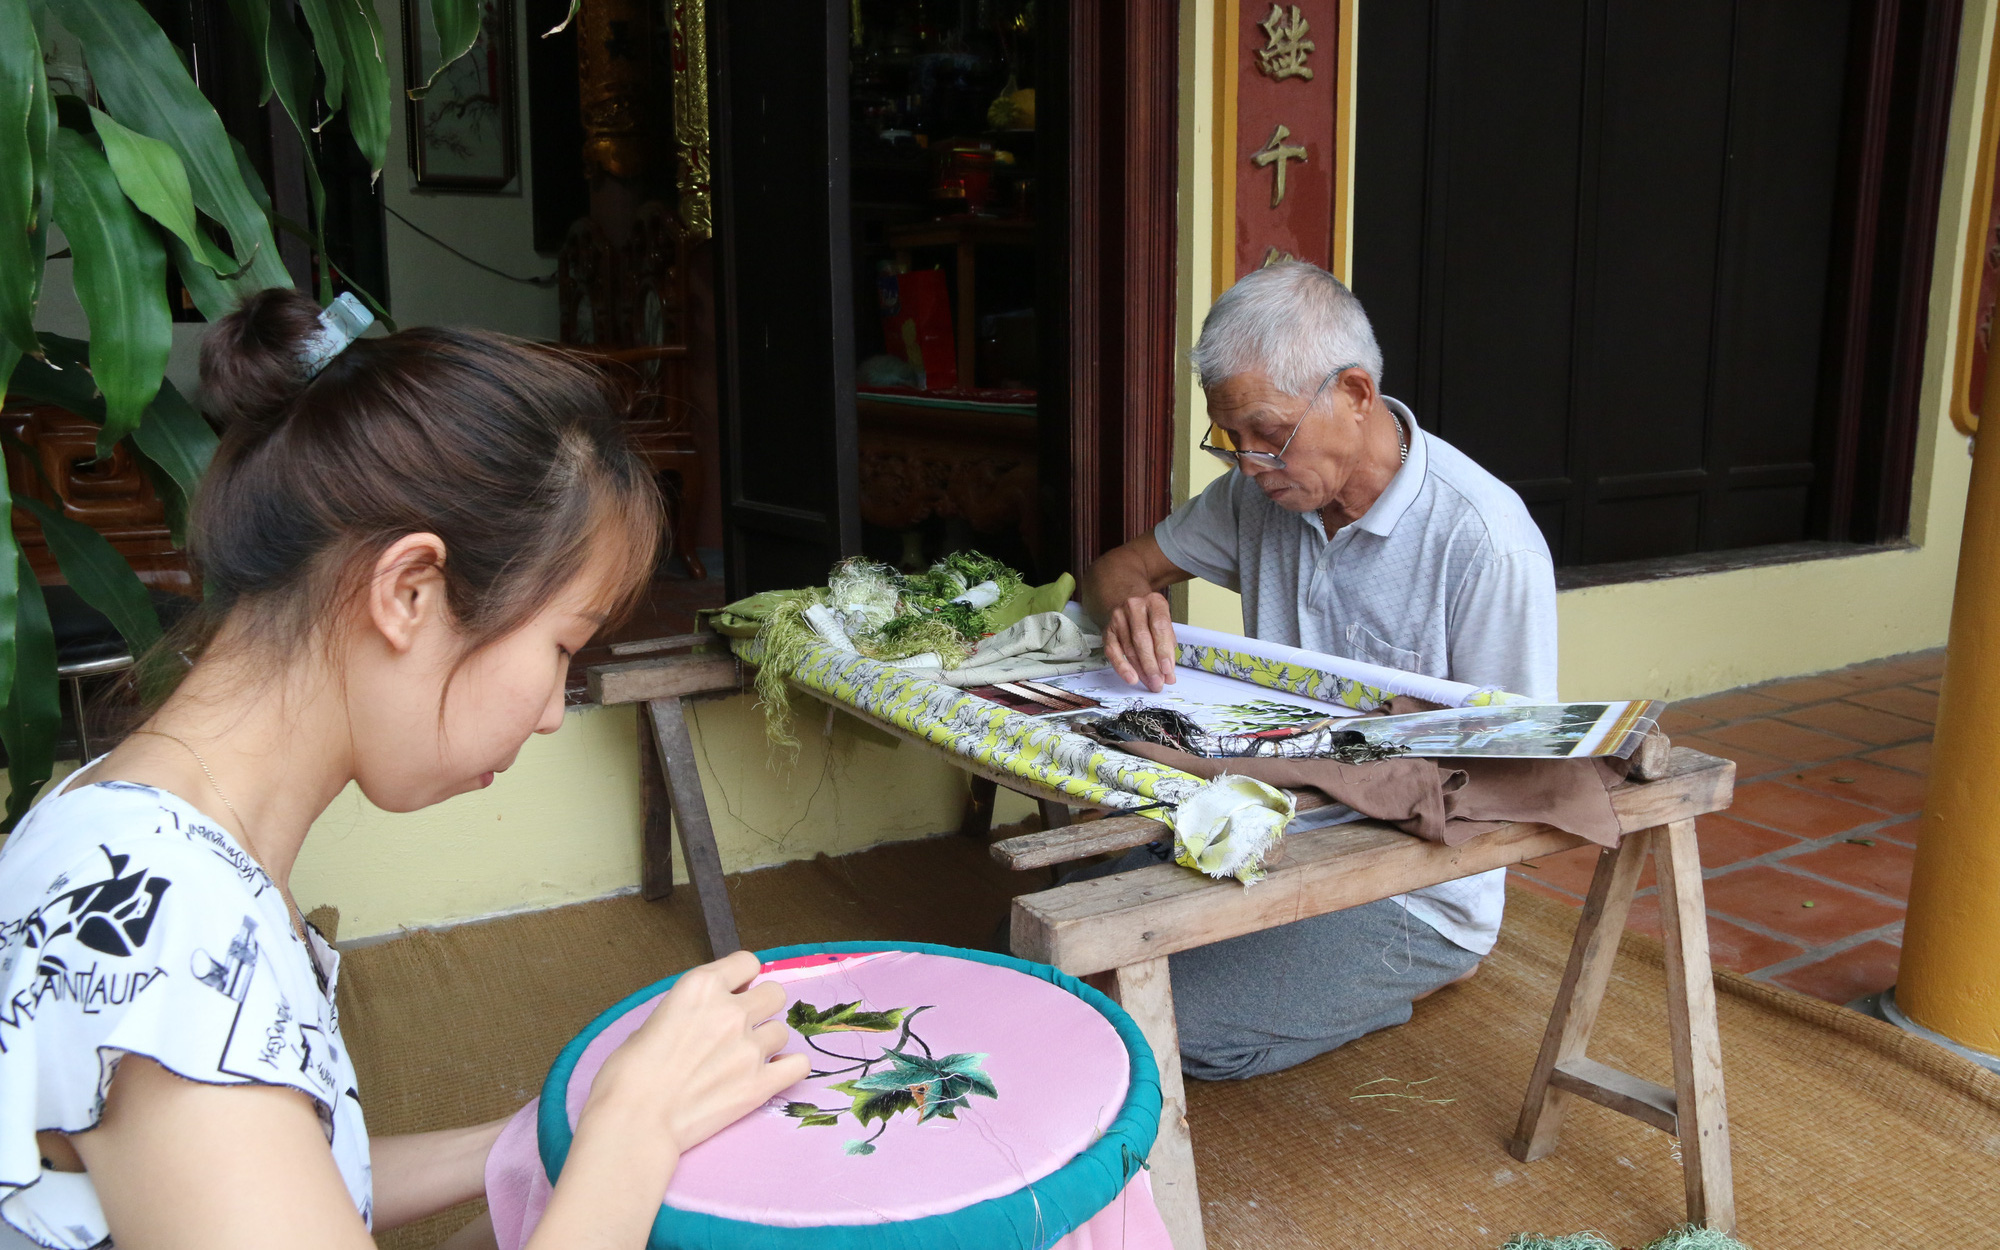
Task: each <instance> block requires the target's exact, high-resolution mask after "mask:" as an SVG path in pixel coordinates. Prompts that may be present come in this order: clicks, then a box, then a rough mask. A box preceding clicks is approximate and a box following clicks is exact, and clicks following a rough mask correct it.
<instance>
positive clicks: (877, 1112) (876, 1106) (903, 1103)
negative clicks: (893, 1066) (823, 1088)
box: [828, 1077, 917, 1124]
mask: <svg viewBox="0 0 2000 1250" xmlns="http://www.w3.org/2000/svg"><path fill="white" fill-rule="evenodd" d="M867 1079H869V1078H867V1077H863V1078H862V1080H867ZM828 1088H830V1089H832V1090H834V1091H835V1092H836V1093H841V1094H846V1095H847V1096H848V1097H850V1098H852V1099H853V1100H854V1106H853V1107H852V1108H850V1110H851V1111H852V1112H853V1114H854V1118H855V1119H856V1120H858V1121H860V1122H861V1123H862V1124H866V1123H868V1121H870V1120H880V1121H882V1123H884V1124H887V1123H888V1122H889V1117H891V1116H893V1115H895V1114H896V1113H897V1112H899V1111H908V1110H909V1109H910V1108H912V1107H914V1106H916V1105H917V1100H916V1098H915V1096H913V1095H912V1094H911V1092H910V1091H909V1090H908V1089H906V1088H904V1087H903V1086H900V1085H898V1086H895V1087H893V1088H889V1089H882V1088H871V1089H864V1088H862V1086H861V1082H860V1081H842V1082H841V1083H840V1084H838V1085H833V1086H829V1087H828Z"/></svg>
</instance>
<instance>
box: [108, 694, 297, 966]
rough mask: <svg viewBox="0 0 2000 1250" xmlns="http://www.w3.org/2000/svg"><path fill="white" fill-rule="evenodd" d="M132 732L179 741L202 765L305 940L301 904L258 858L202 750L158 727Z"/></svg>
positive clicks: (246, 827) (253, 860) (247, 830)
mask: <svg viewBox="0 0 2000 1250" xmlns="http://www.w3.org/2000/svg"><path fill="white" fill-rule="evenodd" d="M132 732H133V733H135V734H150V735H151V736H153V737H155V738H165V739H166V740H167V741H169V742H178V743H180V744H181V746H182V747H183V748H184V749H185V750H186V751H187V753H188V754H189V755H192V756H194V762H195V763H197V764H199V765H201V772H202V775H203V776H204V777H207V778H208V785H209V788H210V789H212V790H214V791H215V797H216V798H218V799H221V800H222V805H223V806H224V807H226V808H228V809H229V814H230V815H231V816H234V817H235V818H236V827H237V828H238V829H241V830H242V831H243V839H242V846H243V853H244V854H245V855H248V856H249V857H250V862H251V863H253V864H255V865H257V867H258V869H259V870H261V871H262V872H263V874H264V876H265V878H266V879H268V880H269V881H270V883H271V884H272V885H274V886H277V890H278V897H279V898H281V899H283V900H284V903H285V912H286V915H287V916H288V917H289V918H290V920H291V922H292V926H293V930H294V931H295V932H296V933H297V934H298V935H299V941H301V942H304V941H305V940H306V918H305V917H304V916H302V915H300V914H299V905H298V904H297V903H294V902H293V901H292V892H291V891H290V890H287V889H286V888H285V887H284V886H282V885H279V884H278V878H277V877H275V876H273V875H272V873H271V870H270V869H269V868H266V867H265V866H264V861H263V860H261V859H259V858H257V852H256V850H255V849H254V848H253V847H252V846H251V845H250V826H249V825H248V824H245V823H244V820H243V813H242V812H239V811H237V810H236V804H234V803H231V802H230V801H229V796H228V795H226V794H224V793H223V792H222V785H221V783H219V782H217V781H216V779H215V773H214V771H213V770H212V769H210V768H209V766H208V761H207V760H205V759H203V758H202V757H201V752H199V751H197V750H195V749H194V747H193V746H192V745H190V744H189V742H188V741H187V740H186V739H185V738H177V737H175V736H174V735H173V734H170V733H163V732H161V731H160V730H158V729H134V730H133V731H132ZM308 945H310V943H308Z"/></svg>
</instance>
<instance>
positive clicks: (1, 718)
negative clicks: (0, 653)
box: [0, 529, 62, 829]
mask: <svg viewBox="0 0 2000 1250" xmlns="http://www.w3.org/2000/svg"><path fill="white" fill-rule="evenodd" d="M9 548H12V549H13V555H14V570H15V572H14V578H15V585H16V594H15V599H14V604H15V611H14V612H13V613H12V614H11V616H10V623H11V625H12V630H11V633H12V637H11V638H7V639H5V640H4V641H0V650H6V651H10V652H12V653H13V661H14V662H13V666H12V667H13V680H12V681H11V682H9V683H8V687H7V704H6V707H5V709H4V710H0V742H4V743H5V744H6V746H7V781H8V785H9V787H10V788H9V791H8V794H7V822H6V828H8V829H12V828H13V827H14V823H15V822H16V821H18V820H20V819H21V815H22V813H24V812H26V811H27V810H28V804H30V803H32V802H34V801H35V796H36V794H38V793H39V792H40V791H41V788H42V787H43V786H45V785H47V784H48V780H49V774H50V773H51V772H53V771H54V769H55V762H56V734H57V732H58V731H59V730H60V729H61V728H62V711H61V709H60V708H59V707H58V705H57V702H56V638H55V631H54V630H53V629H51V628H50V626H49V605H48V603H47V601H45V600H44V599H43V598H42V588H41V586H40V585H38V584H37V583H36V582H35V571H34V570H33V569H31V568H29V567H28V558H27V557H26V556H24V555H22V554H21V553H20V548H19V547H18V546H16V544H15V542H14V536H13V531H12V530H11V529H0V558H4V556H5V554H6V551H7V549H9Z"/></svg>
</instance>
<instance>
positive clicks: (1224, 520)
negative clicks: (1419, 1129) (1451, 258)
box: [1083, 263, 1556, 1080]
mask: <svg viewBox="0 0 2000 1250" xmlns="http://www.w3.org/2000/svg"><path fill="white" fill-rule="evenodd" d="M1194 363H1195V367H1196V369H1197V370H1198V371H1199V372H1200V375H1201V385H1202V389H1203V390H1204V391H1205V392H1206V393H1207V396H1208V416H1209V420H1210V422H1211V425H1210V429H1209V433H1208V437H1207V439H1206V440H1205V441H1204V442H1203V446H1204V447H1205V448H1206V449H1207V450H1209V451H1211V452H1213V453H1214V454H1215V455H1217V456H1218V457H1220V458H1222V459H1223V460H1224V461H1226V462H1228V463H1229V464H1230V466H1231V468H1232V469H1234V470H1235V471H1234V472H1231V473H1227V474H1225V475H1223V476H1222V477H1220V478H1217V479H1216V480H1215V481H1213V482H1211V483H1209V486H1208V488H1207V489H1206V490H1204V491H1203V492H1202V493H1201V494H1200V495H1198V496H1196V497H1195V498H1193V499H1190V500H1188V502H1187V503H1186V504H1185V505H1183V506H1182V507H1180V508H1179V509H1177V510H1176V511H1175V512H1174V514H1173V515H1172V516H1170V517H1168V518H1167V519H1166V520H1164V521H1162V522H1160V524H1159V525H1158V526H1156V527H1155V528H1154V530H1153V532H1152V533H1151V534H1150V535H1147V536H1146V537H1143V538H1138V539H1134V540H1133V541H1131V542H1129V543H1126V544H1125V545H1124V546H1122V547H1119V548H1117V549H1116V550H1114V551H1111V552H1108V553H1106V554H1105V555H1104V556H1103V557H1102V558H1101V559H1099V560H1098V561H1097V562H1096V563H1095V564H1093V565H1091V567H1090V570H1089V572H1088V573H1086V574H1085V575H1084V579H1083V602H1084V605H1085V607H1086V608H1088V609H1089V611H1090V612H1091V614H1092V615H1093V616H1094V617H1095V618H1096V619H1097V621H1098V622H1099V623H1100V624H1102V625H1103V626H1104V637H1105V654H1106V656H1107V657H1109V659H1110V660H1111V662H1112V664H1113V666H1115V667H1116V668H1117V670H1118V671H1119V673H1120V674H1121V675H1123V676H1124V677H1125V679H1126V680H1127V681H1131V682H1135V683H1143V684H1144V685H1146V686H1147V687H1148V688H1149V689H1152V690H1159V689H1161V688H1162V687H1163V686H1164V685H1166V684H1168V683H1171V682H1172V681H1173V680H1174V629H1173V622H1172V619H1171V617H1170V616H1169V615H1168V610H1167V601H1166V599H1165V598H1164V597H1163V596H1162V595H1161V593H1160V592H1161V591H1163V590H1165V589H1166V588H1167V587H1169V586H1171V585H1174V584H1175V583H1177V582H1183V581H1187V580H1188V579H1189V578H1192V577H1200V578H1203V579H1205V580H1207V581H1211V582H1214V583H1216V584H1217V585H1220V586H1225V587H1227V588H1229V589H1230V590H1235V591H1239V592H1241V594H1242V596H1243V620H1244V625H1245V627H1246V631H1247V632H1248V633H1249V634H1250V636H1251V637H1254V638H1261V639H1264V640H1266V641H1270V642H1278V643H1284V644H1287V645H1289V646H1296V647H1304V648H1306V649H1308V650H1312V651H1319V652H1323V653H1325V654H1328V655H1340V656H1347V657H1349V658H1351V659H1356V660H1366V661H1368V662H1370V663H1374V664H1384V665H1388V666H1389V667H1391V668H1400V669H1405V670H1408V671H1410V672H1416V673H1425V674H1428V675H1430V676H1433V677H1446V678H1450V679H1451V680H1453V681H1462V682H1467V683H1470V684H1473V685H1478V686H1497V687H1499V688H1501V689H1504V690H1511V691H1514V692H1516V693H1519V694H1525V695H1530V696H1533V697H1536V698H1543V699H1553V698H1555V695H1556V612H1555V577H1554V570H1553V567H1552V565H1551V562H1550V560H1549V551H1548V546H1547V544H1546V543H1545V542H1544V541H1543V539H1542V535H1541V531H1540V530H1538V529H1537V528H1536V527H1535V524H1534V522H1533V521H1532V520H1530V519H1529V517H1528V510H1527V508H1526V507H1524V506H1523V505H1522V503H1521V499H1520V497H1519V496H1518V495H1516V494H1515V493H1514V492H1513V491H1512V490H1509V489H1508V488H1507V487H1506V486H1505V485H1503V484H1502V483H1501V482H1499V481H1498V480H1497V479H1495V478H1494V477H1493V476H1492V475H1491V474H1489V473H1487V472H1486V471H1485V470H1484V469H1482V468H1480V467H1479V466H1478V465H1476V464H1474V463H1473V462H1472V461H1471V460H1469V459H1467V458H1466V456H1465V455H1464V454H1463V453H1461V452H1460V451H1458V450H1457V449H1456V448H1454V447H1452V446H1451V445H1450V444H1448V443H1446V442H1445V441H1444V440H1443V439H1441V438H1438V437H1436V436H1435V435H1432V434H1426V433H1425V432H1424V431H1423V430H1421V429H1419V428H1418V427H1417V422H1416V418H1415V417H1413V416H1412V415H1411V413H1410V410H1409V409H1408V408H1406V407H1405V406H1404V405H1403V404H1402V403H1401V402H1399V401H1397V400H1394V399H1390V398H1389V397H1387V396H1385V395H1383V394H1382V393H1381V392H1380V391H1379V390H1377V389H1376V385H1377V379H1378V378H1380V377H1381V376H1382V351H1381V348H1380V347H1378V346H1377V345H1376V342H1375V332H1374V330H1373V328H1372V327H1371V326H1370V325H1369V324H1368V317H1367V314H1366V313H1364V312H1363V311H1362V308H1361V303H1360V301H1359V300H1357V299H1355V297H1354V295H1353V294H1352V293H1351V292H1350V291H1348V289H1347V288H1346V287H1344V286H1342V285H1341V284H1340V282H1339V281H1337V280H1336V279H1335V278H1334V277H1333V276H1332V275H1331V274H1329V273H1327V272H1326V271H1324V270H1322V269H1319V268H1317V267H1315V266H1312V265H1306V264H1299V263H1285V264H1278V265H1273V266H1271V267H1269V268H1267V269H1261V270H1258V271H1257V272H1256V273H1253V274H1251V275H1250V276H1248V277H1246V278H1244V279H1243V280H1242V281H1240V282H1238V283H1237V284H1236V285H1235V286H1234V287H1231V288H1230V289H1229V290H1228V291H1227V292H1226V293H1224V295H1223V296H1222V298H1221V299H1219V300H1217V301H1216V302H1215V306H1214V307H1213V308H1211V309H1210V310H1209V314H1208V318H1207V321H1206V322H1205V323H1204V324H1203V326H1202V332H1201V339H1200V341H1199V342H1198V343H1197V344H1196V346H1195V350H1194ZM1149 854H1152V855H1156V856H1157V855H1163V854H1164V849H1163V848H1162V849H1156V850H1152V851H1150V852H1149V851H1148V850H1141V851H1137V852H1134V853H1133V854H1132V855H1130V856H1128V857H1126V859H1124V860H1121V861H1120V862H1119V864H1118V865H1117V867H1118V868H1120V869H1122V868H1126V867H1133V866H1137V865H1138V864H1139V863H1143V862H1146V857H1147V856H1148V855H1149ZM1107 870H1108V869H1107ZM1503 901H1504V872H1502V871H1494V872H1489V873H1485V874H1482V875H1480V876H1476V877H1470V878H1467V879H1465V880H1463V881H1455V882H1450V883H1448V884H1445V885H1441V886H1433V887H1431V888H1428V889H1424V890H1417V891H1413V892H1411V893H1409V894H1406V895H1402V896H1400V897H1398V898H1393V899H1386V900H1384V901H1382V902H1379V903H1373V904H1369V905H1367V906H1365V907H1355V908H1350V909H1348V910H1346V911H1340V912H1334V913H1331V914H1329V915H1325V916H1318V917H1315V918H1313V919H1310V920H1302V921H1299V922H1297V923H1294V924H1290V925H1285V926H1283V927H1281V928H1277V929H1271V930H1267V931H1265V932H1262V933H1256V934H1251V935H1248V936H1246V937H1240V938H1235V939H1232V940H1230V941H1226V942H1218V943H1216V944H1214V945H1212V946H1206V947H1202V948H1199V949H1197V950H1193V951H1189V952H1187V953H1185V954H1180V955H1175V956H1174V957H1173V982H1174V1004H1175V1008H1176V1011H1177V1013H1178V1015H1179V1017H1180V1034H1181V1061H1182V1065H1183V1067H1184V1068H1185V1069H1186V1070H1187V1072H1188V1073H1189V1074H1190V1075H1193V1076H1198V1077H1203V1078H1207V1079H1211V1080H1220V1079H1227V1078H1236V1077H1248V1076H1256V1075H1258V1074H1260V1073H1264V1072H1272V1071H1276V1070H1278V1069H1280V1068H1286V1067H1290V1066H1291V1065H1293V1064H1295V1063H1300V1062H1302V1061H1304V1060H1306V1059H1310V1058H1311V1057H1313V1056H1314V1055H1317V1054H1321V1053H1323V1052H1325V1051H1328V1050H1332V1049H1333V1048H1334V1047H1336V1046H1340V1045H1343V1044H1345V1043H1347V1042H1349V1041H1351V1040H1353V1039H1354V1038H1357V1037H1360V1036H1361V1035H1363V1034H1365V1033H1371V1032H1373V1031H1375V1030H1377V1029H1381V1028H1387V1027H1389V1026H1391V1025H1396V1024H1401V1023H1403V1022H1404V1021H1406V1020H1408V1019H1409V1018H1410V1004H1411V1003H1412V1002H1413V1001H1414V1000H1416V999H1418V998H1421V997H1423V996H1424V995H1425V994H1427V993H1430V992H1431V991H1433V990H1435V989H1438V988H1439V987H1441V986H1444V985H1447V984H1449V983H1451V982H1453V981H1457V980H1462V979H1464V978H1465V977H1468V976H1470V975H1472V973H1473V971H1474V970H1475V969H1476V968H1477V967H1478V965H1479V961H1480V959H1481V958H1482V957H1483V956H1485V955H1486V954H1487V953H1488V952H1489V951H1491V950H1492V949H1493V943H1494V940H1495V939H1496V938H1497V936H1498V935H1499V931H1500V911H1501V906H1502V903H1503Z"/></svg>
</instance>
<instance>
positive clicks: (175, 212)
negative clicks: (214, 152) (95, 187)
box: [90, 108, 245, 278]
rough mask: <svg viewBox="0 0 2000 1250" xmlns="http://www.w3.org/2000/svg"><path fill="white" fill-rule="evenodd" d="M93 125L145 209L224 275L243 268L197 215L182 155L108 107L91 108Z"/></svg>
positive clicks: (129, 195)
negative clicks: (122, 121)
mask: <svg viewBox="0 0 2000 1250" xmlns="http://www.w3.org/2000/svg"><path fill="white" fill-rule="evenodd" d="M90 121H91V124H92V125H94V126H95V127H97V137H98V139H99V140H101V141H102V142H103V144H104V159H105V161H106V162H107V163H109V164H110V166H111V173H112V175H113V176H114V177H116V178H117V179H118V187H119V189H120V190H122V191H123V192H125V198H126V199H128V200H131V201H132V203H133V204H134V205H135V206H137V208H138V209H139V211H140V212H142V213H144V214H146V216H148V217H151V218H152V219H153V220H154V221H157V222H159V223H160V224H161V225H163V226H165V227H166V228H167V229H168V230H169V231H171V232H172V233H173V235H174V237H175V238H177V239H179V240H180V241H181V242H182V243H183V244H184V245H186V248H187V250H188V252H189V253H190V254H191V255H192V256H193V258H194V259H195V260H198V261H200V262H201V263H202V264H204V265H206V266H208V267H209V268H210V269H213V270H214V271H215V272H216V274H217V275H218V276H220V277H224V278H233V277H235V276H236V275H237V274H239V273H241V272H243V270H244V268H245V267H244V266H242V265H239V264H237V263H236V262H235V261H233V260H231V259H230V258H229V256H228V255H227V254H225V253H224V252H223V251H222V250H221V249H220V248H218V247H216V246H215V244H213V243H210V242H209V241H208V236H207V235H204V234H203V233H202V232H201V227H200V226H199V225H198V224H197V223H196V221H195V217H194V195H193V193H192V192H191V191H189V190H188V176H187V166H185V165H183V164H181V157H180V153H178V152H176V151H174V150H173V148H172V147H170V146H168V145H167V144H164V143H161V142H160V141H159V140H158V139H154V138H151V137H149V136H147V135H142V134H140V133H139V132H138V131H136V130H133V129H131V128H129V127H127V126H123V125H120V124H119V122H118V119H117V118H115V117H112V116H111V115H110V114H109V113H106V112H104V111H103V110H102V109H95V108H94V109H92V110H90Z"/></svg>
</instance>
